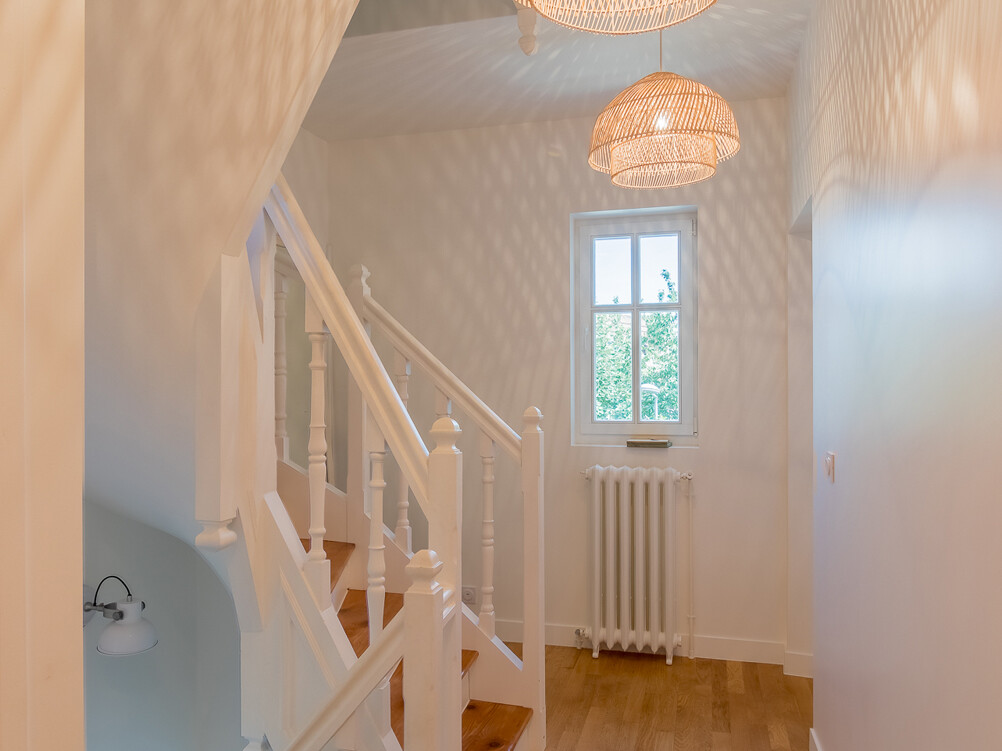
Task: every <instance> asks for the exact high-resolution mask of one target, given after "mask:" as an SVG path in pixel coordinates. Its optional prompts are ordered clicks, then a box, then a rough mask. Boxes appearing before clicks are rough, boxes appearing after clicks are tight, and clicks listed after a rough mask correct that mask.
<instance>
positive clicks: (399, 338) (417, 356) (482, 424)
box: [365, 295, 522, 461]
mask: <svg viewBox="0 0 1002 751" xmlns="http://www.w3.org/2000/svg"><path fill="white" fill-rule="evenodd" d="M365 312H366V314H367V316H368V318H369V321H370V322H371V323H374V324H376V325H378V326H379V328H380V330H381V331H382V332H383V334H384V335H385V336H386V338H387V339H389V340H390V343H391V344H392V345H393V347H394V348H395V349H396V350H397V351H398V352H400V353H401V354H402V355H404V356H405V357H406V358H407V359H408V360H410V361H411V363H412V364H416V365H417V366H418V367H419V368H420V369H421V370H423V371H424V372H425V373H427V374H428V376H429V377H430V378H431V380H432V381H433V382H434V384H435V386H436V387H437V388H438V389H440V390H441V391H442V392H444V393H445V394H447V395H448V396H449V398H450V399H452V401H453V403H454V404H455V405H456V406H457V407H459V408H460V409H461V410H463V412H465V413H466V414H467V415H469V416H470V417H471V418H472V419H473V422H475V423H476V424H477V427H479V428H480V429H481V430H482V431H484V432H485V433H486V434H487V435H489V436H490V437H491V439H492V440H493V441H495V442H496V443H497V444H498V445H499V446H501V448H503V449H504V450H505V451H506V452H507V453H508V454H509V455H510V456H511V457H512V458H513V459H515V460H516V461H519V460H521V458H522V439H521V437H520V436H519V434H518V433H516V432H515V431H514V430H513V429H512V428H511V426H510V425H508V423H506V422H505V421H504V420H502V419H501V418H500V417H499V416H498V415H497V413H496V412H495V411H494V410H492V409H491V408H490V407H488V406H487V405H486V404H485V403H484V401H483V400H482V399H481V398H480V397H479V396H477V395H476V394H474V393H473V391H472V390H471V389H470V387H469V386H467V385H466V384H465V383H463V382H462V381H461V380H459V378H457V377H456V375H455V373H453V372H452V371H451V370H449V369H448V368H447V367H446V366H445V365H443V364H442V362H441V360H439V359H438V358H437V357H435V355H433V354H432V353H431V352H430V351H429V350H428V348H427V347H425V346H424V345H423V344H421V342H419V341H418V340H417V339H416V338H415V337H414V335H413V334H411V333H410V332H409V331H408V330H407V329H405V328H404V327H403V325H401V323H400V322H399V321H397V319H396V318H394V317H393V316H391V315H390V314H389V313H388V312H387V311H386V309H385V308H384V307H383V306H382V305H380V304H379V303H377V302H376V301H375V300H373V299H372V298H371V297H369V296H368V295H366V297H365Z"/></svg>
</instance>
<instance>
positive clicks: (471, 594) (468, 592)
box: [463, 587, 477, 608]
mask: <svg viewBox="0 0 1002 751" xmlns="http://www.w3.org/2000/svg"><path fill="white" fill-rule="evenodd" d="M463 604H464V605H466V606H467V607H471V608H472V607H473V606H474V605H476V604H477V588H476V587H463Z"/></svg>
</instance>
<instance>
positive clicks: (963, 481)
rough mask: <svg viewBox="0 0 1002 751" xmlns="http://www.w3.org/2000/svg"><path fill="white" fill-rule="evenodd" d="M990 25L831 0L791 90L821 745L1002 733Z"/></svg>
mask: <svg viewBox="0 0 1002 751" xmlns="http://www.w3.org/2000/svg"><path fill="white" fill-rule="evenodd" d="M1000 34H1002V8H1000V6H999V3H998V2H996V0H895V1H894V2H882V3H874V2H871V1H870V0H821V2H819V3H818V4H817V8H816V10H815V12H814V16H813V18H812V21H811V25H810V28H809V31H808V35H807V38H806V40H805V42H804V47H803V53H802V57H801V61H800V65H799V70H798V73H797V75H796V78H795V82H794V86H793V89H792V92H791V105H792V127H791V131H792V144H793V147H792V158H793V180H792V183H793V185H792V187H793V192H792V196H791V210H792V212H793V213H794V214H796V213H798V212H799V211H800V210H801V208H802V207H803V206H804V205H805V204H806V203H807V202H808V200H810V202H811V209H812V214H813V216H812V224H813V280H814V281H813V286H814V341H815V351H814V374H815V376H814V386H815V387H814V394H815V408H814V417H815V429H814V446H815V449H816V451H818V452H819V453H822V452H825V451H834V452H836V453H837V458H836V480H835V483H834V484H832V483H830V482H828V481H827V480H825V479H823V478H821V477H819V478H818V480H817V492H816V497H815V523H814V529H815V536H814V547H815V553H816V559H815V571H816V574H815V580H814V584H815V603H816V610H815V652H814V654H815V731H816V739H815V742H816V743H817V744H818V746H819V747H821V748H823V749H824V751H877V750H883V749H890V748H901V749H904V748H907V749H912V750H913V751H926V750H931V749H939V748H995V747H997V746H998V730H997V728H996V727H995V723H994V722H993V720H992V718H993V717H994V716H995V715H996V713H997V705H998V698H999V690H998V675H999V673H1000V672H1002V649H999V646H998V639H999V634H1000V633H1002V598H1000V597H999V587H998V572H999V571H1000V570H1002V546H1000V545H999V535H998V531H999V529H1000V528H1002V505H1000V504H999V502H998V501H999V492H998V477H997V463H998V460H997V456H998V452H999V449H1000V447H1002V439H1000V435H1002V399H1000V397H999V386H998V385H999V383H1000V382H1002V354H1000V353H1002V350H1000V349H999V345H998V342H999V333H1000V332H1002V300H1000V297H999V285H1000V282H1002V254H1000V252H999V237H1000V236H1002V214H1000V212H999V206H1000V205H1002V130H1000V129H999V127H998V123H999V121H1000V118H1002V95H1000V92H1002V52H1000V48H999V44H998V39H999V36H1000Z"/></svg>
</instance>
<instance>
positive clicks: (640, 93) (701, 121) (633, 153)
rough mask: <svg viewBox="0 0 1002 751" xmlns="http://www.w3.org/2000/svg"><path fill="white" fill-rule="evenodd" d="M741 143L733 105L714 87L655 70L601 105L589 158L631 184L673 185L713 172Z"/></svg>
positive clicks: (620, 182)
mask: <svg viewBox="0 0 1002 751" xmlns="http://www.w3.org/2000/svg"><path fill="white" fill-rule="evenodd" d="M740 148H741V139H740V136H739V134H738V124H737V122H736V121H735V119H734V113H733V112H732V111H731V108H730V105H728V104H727V102H726V101H724V99H723V98H722V97H721V96H720V95H719V94H717V93H716V92H715V91H713V89H711V88H709V87H707V86H704V85H703V84H701V83H699V82H697V81H693V80H692V79H689V78H685V77H684V76H680V75H677V74H675V73H665V72H660V71H659V72H657V73H651V74H650V75H649V76H647V77H645V78H642V79H640V80H639V81H637V82H636V83H635V84H633V85H632V86H630V87H628V88H626V89H624V90H623V91H622V92H620V93H619V95H618V96H617V97H616V98H615V99H613V100H612V101H611V102H610V103H609V104H608V106H607V107H606V108H605V109H604V110H602V113H601V114H600V115H599V116H598V120H596V121H595V128H594V130H593V131H592V135H591V148H590V150H589V153H588V163H589V164H590V165H591V166H592V167H593V168H594V169H596V170H599V171H600V172H606V173H608V174H610V175H611V176H612V181H613V182H614V183H615V184H617V185H622V186H624V187H629V188H670V187H676V186H678V185H685V184H688V183H693V182H699V181H700V180H705V179H707V178H709V177H712V176H713V174H714V173H715V172H716V169H717V163H718V162H722V161H724V160H725V159H729V158H730V157H732V156H734V154H736V153H737V151H738V149H740Z"/></svg>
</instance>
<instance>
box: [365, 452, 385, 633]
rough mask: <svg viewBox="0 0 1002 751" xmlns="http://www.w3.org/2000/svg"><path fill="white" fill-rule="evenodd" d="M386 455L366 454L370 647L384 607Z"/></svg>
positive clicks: (378, 627)
mask: <svg viewBox="0 0 1002 751" xmlns="http://www.w3.org/2000/svg"><path fill="white" fill-rule="evenodd" d="M385 461H386V451H385V450H384V451H371V452H369V463H370V465H371V467H372V478H371V479H370V480H369V491H370V496H371V498H372V511H371V516H370V518H369V567H368V574H369V582H368V587H367V588H366V603H367V605H368V611H369V643H370V644H372V643H374V642H375V640H376V637H377V636H378V635H379V634H380V633H381V632H382V630H383V605H384V603H385V599H386V546H384V545H383V488H385V487H386V481H385V480H384V479H383V464H384V462H385Z"/></svg>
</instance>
